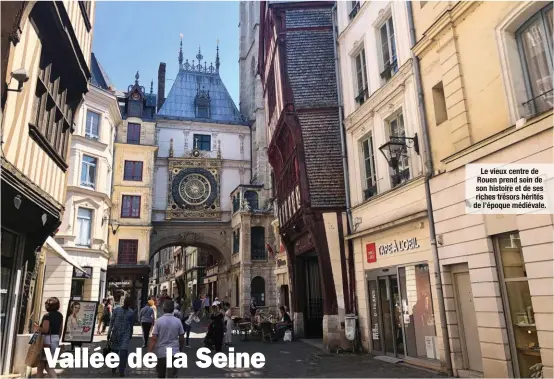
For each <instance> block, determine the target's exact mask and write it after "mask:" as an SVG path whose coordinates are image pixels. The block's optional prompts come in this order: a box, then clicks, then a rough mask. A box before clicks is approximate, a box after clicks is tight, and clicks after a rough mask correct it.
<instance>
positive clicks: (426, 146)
mask: <svg viewBox="0 0 554 379" xmlns="http://www.w3.org/2000/svg"><path fill="white" fill-rule="evenodd" d="M407 10H408V25H409V28H410V42H411V45H412V47H413V46H415V44H416V37H415V27H414V16H413V12H412V2H411V1H408V2H407ZM412 62H413V70H414V77H415V84H416V91H417V97H418V110H419V122H420V124H421V132H422V134H423V152H424V159H425V198H426V200H427V214H428V217H429V235H430V236H429V237H430V242H431V252H432V253H433V268H434V271H435V287H436V291H437V298H438V304H439V314H440V321H441V332H442V344H443V347H444V358H445V364H446V371H447V374H448V375H450V376H452V359H451V356H450V341H449V335H448V327H447V325H446V310H445V307H444V294H443V291H442V279H441V275H440V262H439V251H438V249H437V235H436V232H435V219H434V216H433V203H432V201H431V187H430V185H429V181H430V179H431V177H432V176H433V157H432V155H431V149H430V146H431V143H430V139H429V131H428V125H427V117H426V112H425V106H424V104H423V88H422V85H421V70H420V67H419V58H418V57H416V55H415V54H414V52H413V50H412Z"/></svg>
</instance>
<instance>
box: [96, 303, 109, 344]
mask: <svg viewBox="0 0 554 379" xmlns="http://www.w3.org/2000/svg"><path fill="white" fill-rule="evenodd" d="M106 301H107V299H104V300H102V302H101V303H100V304H98V310H97V311H96V321H97V322H98V329H96V335H98V336H99V335H101V334H102V333H101V330H102V321H103V319H104V308H105V306H106Z"/></svg>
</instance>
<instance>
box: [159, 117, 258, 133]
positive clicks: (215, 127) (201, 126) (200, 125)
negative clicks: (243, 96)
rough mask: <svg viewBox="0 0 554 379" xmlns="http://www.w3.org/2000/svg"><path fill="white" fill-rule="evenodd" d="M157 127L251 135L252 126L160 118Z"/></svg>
mask: <svg viewBox="0 0 554 379" xmlns="http://www.w3.org/2000/svg"><path fill="white" fill-rule="evenodd" d="M156 128H158V129H177V130H188V131H196V130H198V131H202V132H228V133H231V134H243V135H250V127H249V126H246V125H229V124H211V123H204V122H196V121H181V122H179V121H174V120H159V121H158V123H157V125H156Z"/></svg>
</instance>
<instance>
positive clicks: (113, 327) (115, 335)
mask: <svg viewBox="0 0 554 379" xmlns="http://www.w3.org/2000/svg"><path fill="white" fill-rule="evenodd" d="M131 305H132V304H131V298H130V297H125V300H124V301H123V306H122V307H118V308H116V309H114V311H113V314H112V319H111V322H110V329H109V330H108V341H110V347H111V349H112V351H113V352H115V353H118V355H119V376H121V377H123V376H125V368H126V367H127V355H128V353H129V342H130V341H131V338H132V337H133V325H134V324H135V312H133V309H132V306H131ZM115 371H116V369H115V368H113V369H112V372H113V373H115Z"/></svg>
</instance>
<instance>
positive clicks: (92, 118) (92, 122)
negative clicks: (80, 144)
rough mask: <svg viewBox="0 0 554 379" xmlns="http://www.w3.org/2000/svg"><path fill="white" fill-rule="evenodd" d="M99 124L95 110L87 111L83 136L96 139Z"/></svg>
mask: <svg viewBox="0 0 554 379" xmlns="http://www.w3.org/2000/svg"><path fill="white" fill-rule="evenodd" d="M99 126H100V115H99V114H98V113H96V112H92V111H87V124H86V125H85V137H87V138H90V139H94V140H98V130H99V129H100V128H99Z"/></svg>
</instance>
